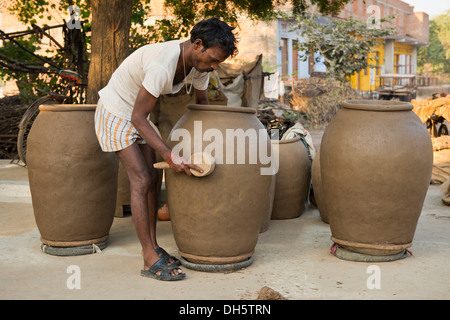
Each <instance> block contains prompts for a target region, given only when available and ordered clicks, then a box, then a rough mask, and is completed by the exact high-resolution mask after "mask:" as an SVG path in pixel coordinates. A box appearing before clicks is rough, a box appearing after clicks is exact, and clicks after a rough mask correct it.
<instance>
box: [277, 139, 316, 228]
mask: <svg viewBox="0 0 450 320" xmlns="http://www.w3.org/2000/svg"><path fill="white" fill-rule="evenodd" d="M272 144H276V145H277V147H278V148H274V150H278V152H279V156H278V159H279V169H278V172H277V175H276V176H277V178H276V183H275V199H274V203H273V209H272V219H274V220H276V219H293V218H297V217H299V216H300V215H301V214H302V212H303V209H304V207H305V202H306V199H307V197H308V191H309V185H310V177H311V174H310V172H311V162H310V161H309V157H308V153H307V152H306V148H305V145H304V144H303V142H302V141H301V140H300V137H299V136H297V137H295V138H292V139H287V140H272Z"/></svg>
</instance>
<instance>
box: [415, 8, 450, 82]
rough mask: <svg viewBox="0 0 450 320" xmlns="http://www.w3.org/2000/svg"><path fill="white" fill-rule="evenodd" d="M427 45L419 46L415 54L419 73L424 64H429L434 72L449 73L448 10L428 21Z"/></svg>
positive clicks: (449, 16) (449, 33)
mask: <svg viewBox="0 0 450 320" xmlns="http://www.w3.org/2000/svg"><path fill="white" fill-rule="evenodd" d="M429 32H430V39H429V42H428V46H426V47H421V48H419V50H418V54H417V60H418V61H417V67H418V71H419V73H421V72H423V71H424V66H425V65H426V64H431V71H432V72H433V73H435V74H442V73H445V74H450V10H448V11H447V12H446V13H445V14H442V15H439V16H437V17H436V18H434V19H433V20H431V21H430V26H429Z"/></svg>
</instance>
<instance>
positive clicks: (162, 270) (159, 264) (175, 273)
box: [141, 258, 186, 281]
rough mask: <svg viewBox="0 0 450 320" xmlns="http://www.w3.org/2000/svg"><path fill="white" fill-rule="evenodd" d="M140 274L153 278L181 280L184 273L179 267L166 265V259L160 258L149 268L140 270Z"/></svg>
mask: <svg viewBox="0 0 450 320" xmlns="http://www.w3.org/2000/svg"><path fill="white" fill-rule="evenodd" d="M141 276H143V277H149V278H154V279H157V280H163V281H173V280H182V279H184V278H185V276H186V275H185V274H184V273H183V272H182V271H181V269H180V268H178V267H174V266H171V265H167V261H166V260H165V259H163V258H160V259H159V260H158V261H156V262H155V263H154V264H153V265H152V266H151V267H150V268H149V269H146V268H145V267H144V269H142V270H141Z"/></svg>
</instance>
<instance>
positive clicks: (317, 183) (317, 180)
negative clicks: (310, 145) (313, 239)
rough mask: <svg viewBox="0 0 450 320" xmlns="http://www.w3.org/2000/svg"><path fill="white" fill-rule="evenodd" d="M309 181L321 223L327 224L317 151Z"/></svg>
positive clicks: (318, 152)
mask: <svg viewBox="0 0 450 320" xmlns="http://www.w3.org/2000/svg"><path fill="white" fill-rule="evenodd" d="M311 180H312V189H313V193H314V199H315V202H316V205H317V209H318V210H319V214H320V218H321V219H322V221H323V222H325V223H329V220H328V212H327V211H326V209H325V204H324V200H323V194H322V193H323V192H322V179H321V177H320V150H317V153H316V156H315V157H314V160H313V163H312V167H311Z"/></svg>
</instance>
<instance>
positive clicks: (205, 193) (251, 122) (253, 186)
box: [165, 105, 272, 264]
mask: <svg viewBox="0 0 450 320" xmlns="http://www.w3.org/2000/svg"><path fill="white" fill-rule="evenodd" d="M194 122H195V123H194ZM199 124H201V129H199V128H198V125H199ZM196 125H197V130H198V131H196V132H194V130H195V128H196V127H195V126H196ZM180 130H182V131H184V132H188V133H189V134H190V136H191V137H192V139H190V141H188V140H189V139H184V138H183V139H182V140H183V141H182V142H183V145H185V146H190V148H191V150H192V151H191V154H193V153H194V140H196V139H198V138H199V135H198V134H200V145H201V149H202V150H200V151H203V152H208V146H211V143H212V141H214V143H216V146H217V148H216V149H215V151H214V152H209V153H210V154H211V155H212V156H214V158H215V160H216V165H215V169H214V172H213V173H212V174H210V175H208V176H205V177H194V176H187V175H185V174H183V173H181V174H179V173H176V172H175V171H173V170H170V169H169V170H166V171H165V174H166V187H167V199H168V206H169V210H170V218H171V223H172V229H173V233H174V238H175V241H176V243H177V246H178V248H179V253H180V255H181V256H182V257H184V258H186V259H187V260H189V261H190V262H194V263H203V264H228V263H235V262H239V261H244V260H245V259H248V258H249V257H251V256H252V254H253V252H254V248H255V246H256V243H257V240H258V234H259V231H260V228H261V226H262V223H263V219H264V216H265V215H266V214H267V212H268V206H269V205H270V201H268V199H269V196H270V187H271V185H272V175H262V174H261V171H260V169H261V168H263V167H269V166H270V165H268V164H267V165H263V164H261V162H260V159H259V157H256V158H257V161H256V163H254V164H250V163H252V162H251V161H249V157H250V155H251V151H250V150H252V148H251V147H250V146H249V141H250V140H249V139H244V140H241V139H240V138H238V140H241V141H245V146H243V145H241V146H239V143H238V142H237V141H236V139H234V142H235V143H234V149H233V148H232V147H231V149H228V148H227V147H230V144H229V142H230V141H228V140H227V135H228V137H230V136H229V134H230V132H228V131H233V132H237V131H236V130H243V132H248V133H251V132H252V131H254V132H256V134H255V136H256V137H257V140H258V141H254V142H256V143H258V142H259V141H261V143H263V144H264V146H265V147H266V148H267V149H266V150H268V152H269V155H270V149H271V145H270V139H269V137H268V135H267V132H266V131H265V129H264V127H263V125H262V124H261V122H260V121H259V120H258V118H257V117H256V115H255V110H254V109H250V108H241V107H225V106H211V105H208V106H206V105H190V106H189V111H188V112H187V113H186V114H185V115H184V116H183V117H182V118H181V119H180V120H179V121H178V122H177V124H176V125H175V127H174V128H173V130H172V131H171V134H170V136H169V140H168V145H169V147H170V148H174V147H176V145H179V143H180V142H178V139H177V138H176V133H177V132H180ZM227 130H228V131H227ZM247 130H248V131H247ZM259 130H262V131H265V132H266V137H263V138H264V139H265V140H264V139H262V140H261V139H260V137H259V135H257V134H258V131H259ZM208 133H215V137H214V138H211V137H210V138H209V141H207V140H208V138H203V139H202V138H201V136H204V137H206V136H207V134H208ZM201 140H204V141H201ZM231 140H233V139H231ZM197 141H198V140H197ZM227 141H228V142H227ZM219 150H222V152H223V156H222V155H220V151H219ZM228 150H230V152H228ZM258 150H259V149H258ZM241 152H244V155H245V163H243V164H241V163H238V160H239V159H238V158H239V154H241ZM233 153H234V155H233ZM181 154H182V155H183V156H184V157H185V158H187V159H188V158H189V157H190V155H189V154H184V151H183V152H181ZM241 155H242V154H241ZM229 157H231V158H229ZM231 159H232V160H231ZM230 162H231V163H230Z"/></svg>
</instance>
